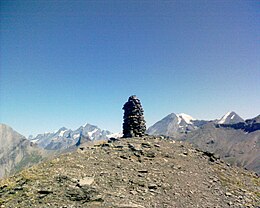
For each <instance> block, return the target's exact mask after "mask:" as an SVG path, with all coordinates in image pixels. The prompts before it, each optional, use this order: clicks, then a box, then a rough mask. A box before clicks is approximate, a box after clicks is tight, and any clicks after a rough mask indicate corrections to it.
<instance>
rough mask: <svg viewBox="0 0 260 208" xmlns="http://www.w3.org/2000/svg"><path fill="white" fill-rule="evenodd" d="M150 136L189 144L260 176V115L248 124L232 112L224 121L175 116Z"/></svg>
mask: <svg viewBox="0 0 260 208" xmlns="http://www.w3.org/2000/svg"><path fill="white" fill-rule="evenodd" d="M147 133H148V134H151V135H165V136H169V137H172V138H173V139H176V140H183V141H188V142H190V143H192V144H193V145H194V146H195V147H197V148H199V149H201V150H203V151H209V152H212V153H215V154H218V155H219V156H220V157H221V158H223V159H224V160H226V161H228V162H229V163H231V164H236V165H238V166H242V167H245V168H247V169H249V170H253V171H255V172H257V173H258V174H260V115H259V116H257V117H255V118H252V119H247V120H244V119H242V118H241V117H240V116H239V115H238V114H236V113H235V112H228V113H226V114H225V115H224V116H222V117H221V118H220V119H216V120H212V121H204V120H196V119H194V118H192V117H191V116H189V115H186V114H174V113H171V114H169V115H168V116H166V117H164V118H163V119H162V120H160V121H158V122H156V123H155V124H154V125H152V126H151V127H150V128H148V130H147Z"/></svg>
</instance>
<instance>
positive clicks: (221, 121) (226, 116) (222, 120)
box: [218, 111, 235, 124]
mask: <svg viewBox="0 0 260 208" xmlns="http://www.w3.org/2000/svg"><path fill="white" fill-rule="evenodd" d="M231 113H232V112H231V111H229V112H227V113H226V114H225V115H224V116H223V117H222V118H221V119H220V120H219V122H218V123H219V124H223V123H225V122H226V120H227V118H228V117H229V115H230V114H231ZM234 116H235V114H233V115H232V117H231V119H233V118H234Z"/></svg>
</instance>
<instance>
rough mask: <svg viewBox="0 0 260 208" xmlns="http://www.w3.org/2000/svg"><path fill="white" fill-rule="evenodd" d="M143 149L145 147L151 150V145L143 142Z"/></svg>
mask: <svg viewBox="0 0 260 208" xmlns="http://www.w3.org/2000/svg"><path fill="white" fill-rule="evenodd" d="M142 147H143V148H151V144H150V143H148V142H143V143H142Z"/></svg>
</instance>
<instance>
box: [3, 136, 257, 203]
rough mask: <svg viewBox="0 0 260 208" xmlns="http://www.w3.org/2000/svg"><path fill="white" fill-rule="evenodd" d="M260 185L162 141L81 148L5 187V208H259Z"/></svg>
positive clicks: (236, 170)
mask: <svg viewBox="0 0 260 208" xmlns="http://www.w3.org/2000/svg"><path fill="white" fill-rule="evenodd" d="M259 187H260V181H259V178H258V177H257V176H256V175H255V174H253V173H250V172H248V171H245V170H242V169H239V168H234V167H230V166H228V165H227V164H226V163H224V162H222V161H221V160H219V159H217V158H216V157H215V156H214V155H212V154H210V153H207V152H202V151H199V150H196V149H194V148H192V147H191V146H190V145H189V144H186V143H184V142H175V141H173V140H168V139H164V138H163V137H160V138H156V137H143V138H132V139H120V140H119V141H114V142H110V143H109V142H106V143H100V144H94V145H88V146H84V147H80V148H79V149H78V150H77V151H76V152H74V153H69V154H65V155H61V156H59V157H58V158H56V159H54V160H52V161H48V162H44V163H41V164H39V165H36V166H34V167H32V168H30V169H27V170H24V171H22V172H21V173H19V174H17V175H15V176H13V177H10V178H8V179H5V180H2V181H0V204H1V207H10V208H12V207H28V205H30V207H37V208H38V207H111V208H112V207H113V208H115V207H117V208H152V207H154V208H155V207H165V208H166V207H171V208H174V207H176V208H189V207H201V208H203V207H221V208H225V207H252V208H253V207H259V206H260V204H259V202H260V195H259V191H260V190H259Z"/></svg>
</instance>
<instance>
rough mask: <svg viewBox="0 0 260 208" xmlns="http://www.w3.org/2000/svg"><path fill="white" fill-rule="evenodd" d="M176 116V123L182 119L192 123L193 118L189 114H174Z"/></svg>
mask: <svg viewBox="0 0 260 208" xmlns="http://www.w3.org/2000/svg"><path fill="white" fill-rule="evenodd" d="M176 116H177V117H178V124H180V123H181V120H182V119H183V120H184V121H185V122H186V123H187V124H192V122H191V121H192V120H195V119H194V118H193V117H191V116H190V115H187V114H185V113H180V114H176Z"/></svg>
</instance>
